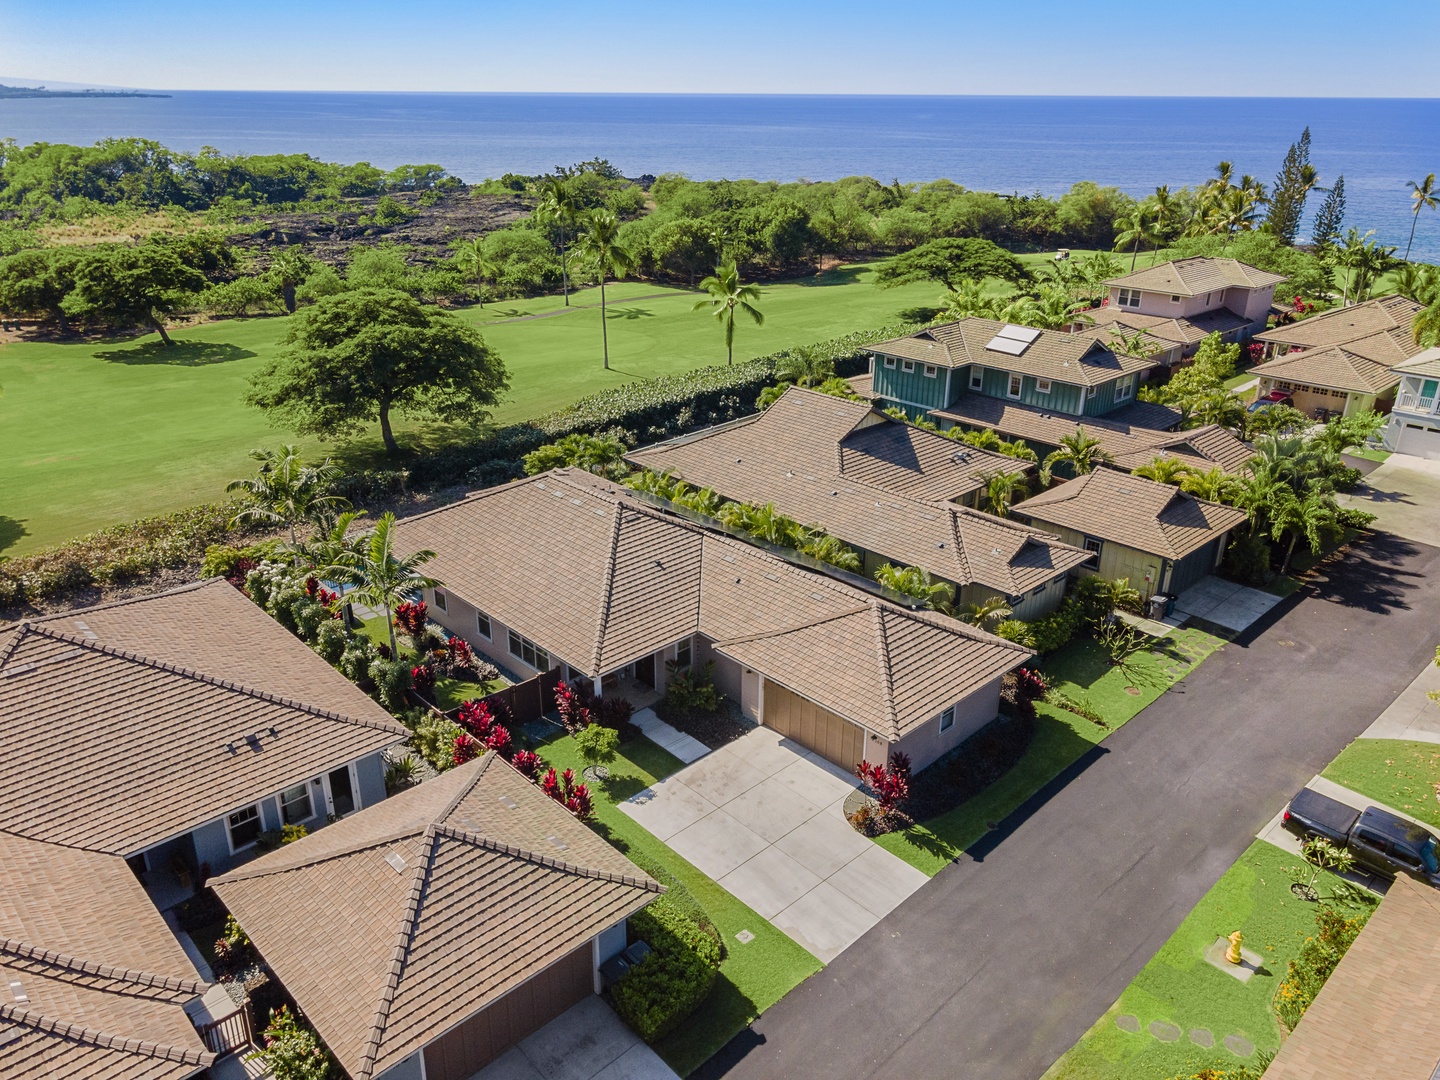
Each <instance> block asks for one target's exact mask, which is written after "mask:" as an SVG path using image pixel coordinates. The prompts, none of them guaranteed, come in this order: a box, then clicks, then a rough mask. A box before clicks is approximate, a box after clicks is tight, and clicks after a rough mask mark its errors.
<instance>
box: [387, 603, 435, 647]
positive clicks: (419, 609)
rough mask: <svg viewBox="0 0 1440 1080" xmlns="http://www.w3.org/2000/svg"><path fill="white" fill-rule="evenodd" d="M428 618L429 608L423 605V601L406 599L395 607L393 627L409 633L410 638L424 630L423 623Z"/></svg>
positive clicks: (418, 635) (417, 635) (417, 636)
mask: <svg viewBox="0 0 1440 1080" xmlns="http://www.w3.org/2000/svg"><path fill="white" fill-rule="evenodd" d="M429 618H430V609H429V608H427V607H426V606H425V601H423V600H406V601H405V602H404V603H403V604H400V605H398V606H397V607H396V608H395V614H394V619H395V629H397V630H399V631H400V632H401V633H402V634H408V635H410V637H411V638H412V639H415V638H419V637H420V635H421V634H423V633H424V632H425V624H426V622H427V621H428V620H429Z"/></svg>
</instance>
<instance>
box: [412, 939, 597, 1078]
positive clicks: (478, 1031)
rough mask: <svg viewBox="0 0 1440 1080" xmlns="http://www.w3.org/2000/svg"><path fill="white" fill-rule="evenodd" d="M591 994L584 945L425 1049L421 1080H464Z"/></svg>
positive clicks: (591, 980)
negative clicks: (422, 1079)
mask: <svg viewBox="0 0 1440 1080" xmlns="http://www.w3.org/2000/svg"><path fill="white" fill-rule="evenodd" d="M594 992H595V968H594V959H593V953H592V950H591V945H590V943H589V942H588V941H587V942H586V943H585V944H584V945H582V946H581V947H580V948H578V949H576V950H575V951H574V952H573V953H571V954H570V955H569V956H567V957H565V959H563V960H561V961H559V962H558V963H555V964H552V965H551V966H550V967H548V968H546V969H545V970H544V971H542V972H540V974H538V975H536V976H535V977H534V978H533V979H530V980H529V981H528V982H525V983H522V984H521V985H520V986H517V987H516V988H515V989H514V990H511V991H510V993H508V994H506V995H505V996H504V997H503V998H501V999H500V1000H499V1001H497V1002H495V1003H494V1004H493V1005H489V1006H487V1007H486V1008H484V1009H482V1010H481V1011H480V1012H478V1013H476V1014H475V1015H474V1016H472V1017H471V1018H470V1019H469V1020H466V1021H465V1022H464V1023H463V1024H461V1025H460V1026H459V1027H457V1028H454V1029H453V1030H451V1031H450V1032H448V1033H447V1034H445V1035H442V1036H440V1038H438V1039H436V1040H435V1041H434V1042H432V1043H431V1044H430V1045H429V1046H427V1047H425V1078H426V1080H467V1078H468V1077H470V1076H471V1075H473V1074H474V1073H476V1072H478V1071H479V1070H481V1069H483V1068H484V1067H485V1066H486V1065H488V1064H490V1062H492V1061H494V1060H495V1059H496V1058H497V1057H499V1056H500V1055H501V1054H503V1053H504V1052H505V1051H506V1050H508V1049H510V1047H512V1046H514V1045H515V1044H516V1043H517V1042H519V1041H520V1040H521V1039H523V1038H525V1036H527V1035H530V1034H532V1033H534V1032H536V1031H538V1030H540V1028H542V1027H544V1026H545V1025H546V1024H548V1023H549V1022H550V1021H551V1020H554V1019H555V1017H557V1016H559V1015H560V1014H561V1013H563V1012H564V1011H565V1010H566V1009H568V1008H570V1007H571V1006H572V1005H578V1004H579V1003H580V1002H581V1001H583V1000H584V999H585V997H586V996H587V995H589V994H593V993H594Z"/></svg>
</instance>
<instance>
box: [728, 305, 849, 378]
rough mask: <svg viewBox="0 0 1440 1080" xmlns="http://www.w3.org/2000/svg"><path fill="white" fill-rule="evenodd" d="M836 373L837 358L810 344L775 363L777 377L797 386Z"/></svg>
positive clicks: (788, 351) (794, 349)
mask: <svg viewBox="0 0 1440 1080" xmlns="http://www.w3.org/2000/svg"><path fill="white" fill-rule="evenodd" d="M701 303H702V304H706V303H709V301H708V300H702V301H701ZM834 374H835V358H834V357H833V356H831V355H829V354H828V353H825V352H822V351H821V350H819V349H817V348H815V347H813V346H810V345H799V346H796V347H795V348H793V349H789V350H787V351H786V352H785V353H784V354H783V355H782V356H781V357H780V359H779V360H777V361H776V363H775V376H776V378H778V379H780V380H781V381H782V382H790V383H794V384H795V385H796V386H819V385H820V384H821V383H823V382H824V381H825V380H827V379H829V378H831V377H833V376H834Z"/></svg>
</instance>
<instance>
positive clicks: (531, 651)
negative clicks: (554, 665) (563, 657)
mask: <svg viewBox="0 0 1440 1080" xmlns="http://www.w3.org/2000/svg"><path fill="white" fill-rule="evenodd" d="M510 655H511V656H514V657H517V658H519V659H520V660H522V661H524V662H525V664H526V665H527V666H529V667H532V668H535V669H536V670H537V671H549V670H550V654H549V653H548V652H546V651H545V650H544V649H542V648H540V646H539V645H536V644H535V643H534V642H533V641H531V640H530V639H529V638H523V637H521V636H520V635H519V634H517V633H515V631H514V630H511V631H510Z"/></svg>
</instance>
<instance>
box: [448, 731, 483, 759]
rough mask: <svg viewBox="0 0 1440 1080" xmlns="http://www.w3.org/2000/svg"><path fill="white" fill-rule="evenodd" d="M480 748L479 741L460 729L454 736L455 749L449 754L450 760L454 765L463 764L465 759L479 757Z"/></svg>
mask: <svg viewBox="0 0 1440 1080" xmlns="http://www.w3.org/2000/svg"><path fill="white" fill-rule="evenodd" d="M482 749H483V747H482V746H481V745H480V743H479V742H477V741H476V740H475V739H473V738H471V737H470V736H469V735H467V734H466V733H465V732H463V731H462V732H461V733H460V734H459V735H456V736H455V749H454V751H453V752H452V754H451V755H450V756H451V760H453V761H454V762H455V764H456V765H464V764H465V763H466V762H467V761H474V760H475V759H476V758H477V757H479V756H480V751H481V750H482Z"/></svg>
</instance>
